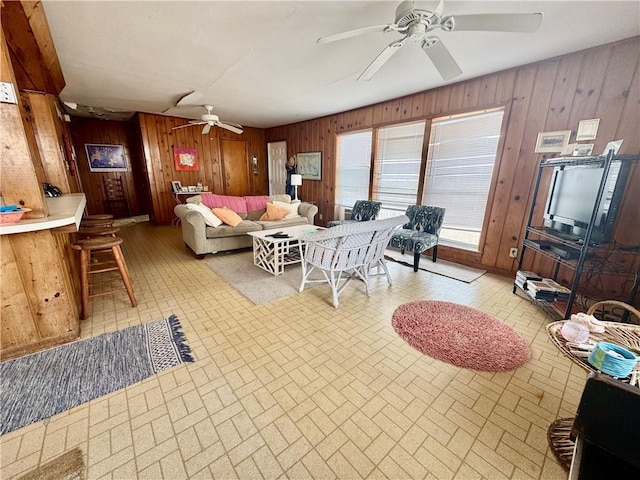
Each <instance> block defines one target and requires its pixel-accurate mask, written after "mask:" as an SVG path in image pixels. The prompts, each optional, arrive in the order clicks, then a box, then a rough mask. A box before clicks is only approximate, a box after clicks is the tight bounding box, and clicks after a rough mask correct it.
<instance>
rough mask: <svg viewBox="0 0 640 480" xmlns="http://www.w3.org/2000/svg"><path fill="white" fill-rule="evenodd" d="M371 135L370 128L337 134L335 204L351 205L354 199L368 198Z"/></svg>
mask: <svg viewBox="0 0 640 480" xmlns="http://www.w3.org/2000/svg"><path fill="white" fill-rule="evenodd" d="M372 137H373V132H372V131H371V130H366V131H362V132H356V133H343V134H341V135H338V136H337V142H338V145H337V147H338V148H337V150H338V158H337V160H338V162H337V163H338V171H337V175H336V205H338V206H343V207H352V206H353V204H354V203H355V202H356V200H369V177H370V169H371V139H372Z"/></svg>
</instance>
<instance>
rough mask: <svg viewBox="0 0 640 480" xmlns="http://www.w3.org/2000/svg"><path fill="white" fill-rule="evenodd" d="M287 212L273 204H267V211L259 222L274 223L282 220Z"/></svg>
mask: <svg viewBox="0 0 640 480" xmlns="http://www.w3.org/2000/svg"><path fill="white" fill-rule="evenodd" d="M288 213H289V210H287V209H286V208H280V207H276V206H275V205H274V204H273V203H267V211H266V212H264V214H263V215H262V216H261V217H260V220H268V221H276V220H282V219H283V218H284V216H285V215H286V214H288Z"/></svg>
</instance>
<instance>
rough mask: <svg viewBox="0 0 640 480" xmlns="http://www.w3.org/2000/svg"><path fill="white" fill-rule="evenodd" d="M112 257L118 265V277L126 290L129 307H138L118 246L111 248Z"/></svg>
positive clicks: (127, 270)
mask: <svg viewBox="0 0 640 480" xmlns="http://www.w3.org/2000/svg"><path fill="white" fill-rule="evenodd" d="M113 256H114V257H115V259H116V264H118V270H120V276H122V281H123V282H124V287H125V288H126V289H127V294H128V295H129V300H131V306H132V307H136V306H137V305H138V302H136V297H135V295H134V294H133V287H132V286H131V277H129V269H128V268H127V264H126V263H125V261H124V257H123V256H122V250H121V249H120V245H115V246H114V247H113Z"/></svg>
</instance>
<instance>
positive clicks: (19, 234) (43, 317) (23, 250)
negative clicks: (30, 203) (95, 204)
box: [0, 193, 86, 360]
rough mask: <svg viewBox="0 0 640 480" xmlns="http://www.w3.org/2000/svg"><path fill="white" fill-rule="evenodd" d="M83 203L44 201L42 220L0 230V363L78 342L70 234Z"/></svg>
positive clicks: (79, 196)
mask: <svg viewBox="0 0 640 480" xmlns="http://www.w3.org/2000/svg"><path fill="white" fill-rule="evenodd" d="M85 204H86V197H85V195H84V194H83V193H76V194H66V195H62V196H61V197H56V198H47V205H48V209H49V215H48V216H47V217H43V218H35V219H27V220H21V221H19V222H17V223H15V224H12V225H3V226H0V240H1V242H2V243H1V245H0V257H1V259H2V270H1V278H0V290H1V298H2V310H1V328H2V331H1V335H0V359H2V360H5V359H8V358H13V357H18V356H22V355H26V354H28V353H33V352H36V351H38V350H42V349H44V348H48V347H51V346H54V345H59V344H62V343H66V342H69V341H71V340H74V339H76V338H77V337H78V335H79V333H80V323H79V318H80V316H79V298H80V297H79V284H78V279H77V275H75V272H76V271H77V269H76V263H77V260H76V258H75V255H74V251H73V250H72V249H71V243H72V239H71V238H70V233H72V232H75V231H77V229H78V226H79V225H80V220H81V218H82V213H83V210H84V207H85Z"/></svg>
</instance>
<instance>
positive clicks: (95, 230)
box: [78, 226, 120, 238]
mask: <svg viewBox="0 0 640 480" xmlns="http://www.w3.org/2000/svg"><path fill="white" fill-rule="evenodd" d="M119 231H120V229H119V228H117V227H83V226H80V230H78V234H79V235H81V236H82V237H84V238H93V237H116V236H117V235H116V233H118V232H119Z"/></svg>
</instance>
